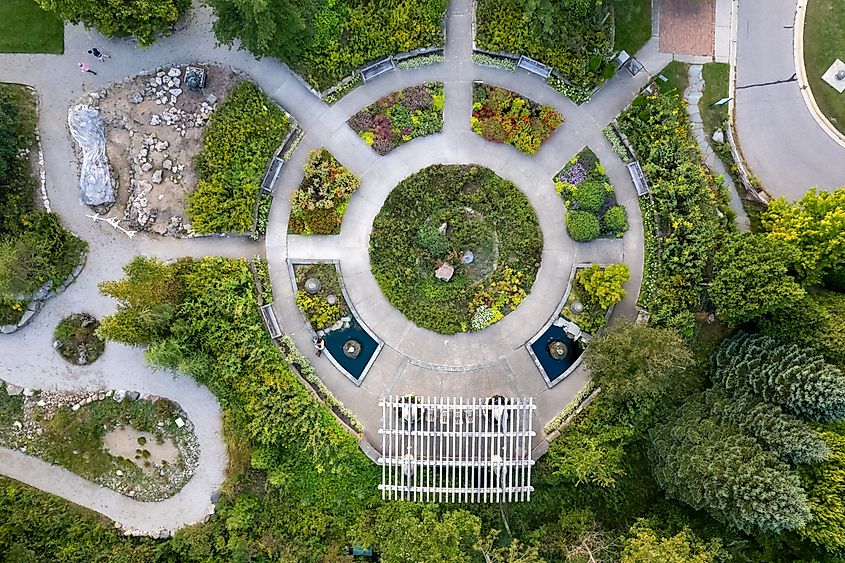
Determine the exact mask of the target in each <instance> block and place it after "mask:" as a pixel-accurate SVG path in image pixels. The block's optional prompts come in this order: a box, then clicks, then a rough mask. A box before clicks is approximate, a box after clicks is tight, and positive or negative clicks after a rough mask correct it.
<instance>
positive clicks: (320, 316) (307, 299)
mask: <svg viewBox="0 0 845 563" xmlns="http://www.w3.org/2000/svg"><path fill="white" fill-rule="evenodd" d="M296 306H297V307H299V310H300V311H302V312H303V313H304V314H305V318H307V319H308V322H310V323H311V326H312V327H314V330H321V329H325V328H328V327H330V326H332V325H333V324H334V323H335V321H337V320H338V319H339V318H340V315H341V313H340V307H338V306H337V305H329V302H328V301H326V300H325V299H324V298H322V297H320V296H318V295H309V294H308V292H306V291H305V290H304V289H300V290H299V291H297V292H296Z"/></svg>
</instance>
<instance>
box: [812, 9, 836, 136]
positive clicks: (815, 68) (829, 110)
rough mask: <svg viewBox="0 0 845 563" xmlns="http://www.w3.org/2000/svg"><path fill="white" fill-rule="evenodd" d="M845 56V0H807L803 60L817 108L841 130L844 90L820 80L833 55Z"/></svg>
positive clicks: (834, 56)
mask: <svg viewBox="0 0 845 563" xmlns="http://www.w3.org/2000/svg"><path fill="white" fill-rule="evenodd" d="M837 58H838V59H840V60H845V0H810V2H809V3H808V4H807V16H806V20H805V22H804V64H805V65H806V66H807V80H808V81H809V82H810V90H812V92H813V97H814V98H815V99H816V103H817V104H818V105H819V109H821V110H822V113H824V114H825V116H827V118H828V119H829V120H830V122H831V123H832V124H833V126H834V127H836V128H837V129H838V130H839V131H841V132H842V133H845V92H843V93H841V94H840V93H839V92H837V91H836V90H834V89H833V88H832V87H831V86H830V85H829V84H827V83H826V82H825V81H824V80H822V78H821V77H822V75H823V74H824V72H825V71H826V70H827V69H828V67H830V65H831V64H833V61H835V60H836V59H837Z"/></svg>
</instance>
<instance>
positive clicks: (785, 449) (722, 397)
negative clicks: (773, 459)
mask: <svg viewBox="0 0 845 563" xmlns="http://www.w3.org/2000/svg"><path fill="white" fill-rule="evenodd" d="M704 399H705V402H706V404H707V406H708V407H710V412H712V413H713V416H715V417H716V418H717V419H718V420H719V421H720V422H721V423H723V424H730V425H732V426H735V427H736V428H737V429H738V430H740V431H741V432H742V433H744V434H746V435H748V436H751V437H753V438H755V439H756V440H757V441H758V442H759V443H760V445H762V446H763V447H764V448H766V449H769V450H772V451H774V452H775V453H777V455H778V457H780V458H781V459H782V460H783V461H785V462H788V463H792V464H793V465H795V464H799V463H809V464H812V463H819V462H822V461H824V460H825V459H827V457H828V455H830V451H829V450H828V449H827V446H826V445H825V443H824V440H822V437H821V436H820V435H819V433H818V432H816V431H815V430H813V429H812V428H810V426H808V425H807V424H806V423H804V422H803V421H802V420H800V419H798V418H796V417H794V416H791V415H789V414H786V413H784V412H783V411H782V410H781V408H780V407H779V406H777V405H773V404H771V403H767V402H765V401H763V400H762V399H760V398H758V397H755V396H754V395H751V394H749V393H730V392H728V391H725V390H724V389H723V388H720V387H715V388H713V389H708V390H707V391H706V392H705V394H704Z"/></svg>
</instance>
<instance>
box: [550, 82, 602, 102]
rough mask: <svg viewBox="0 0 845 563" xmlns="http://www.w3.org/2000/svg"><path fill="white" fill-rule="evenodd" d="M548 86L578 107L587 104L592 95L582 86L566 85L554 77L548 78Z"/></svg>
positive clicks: (590, 90) (591, 91)
mask: <svg viewBox="0 0 845 563" xmlns="http://www.w3.org/2000/svg"><path fill="white" fill-rule="evenodd" d="M547 82H548V85H549V86H551V87H552V88H554V89H555V90H557V91H558V92H560V93H561V94H563V95H564V96H566V97H567V98H569V99H570V100H572V101H573V102H575V103H576V104H578V105H581V104H583V103H584V102H589V101H590V98H591V97H592V95H593V90H592V89H591V88H584V87H583V86H572V85H571V84H567V83H566V82H564V81H563V80H561V79H560V78H558V77H557V76H555V75H551V76H549V79H548V81H547Z"/></svg>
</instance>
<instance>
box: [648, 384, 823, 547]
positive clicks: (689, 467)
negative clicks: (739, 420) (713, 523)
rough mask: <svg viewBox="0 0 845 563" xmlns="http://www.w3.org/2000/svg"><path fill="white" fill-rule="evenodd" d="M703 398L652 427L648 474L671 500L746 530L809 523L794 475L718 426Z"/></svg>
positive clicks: (779, 529)
mask: <svg viewBox="0 0 845 563" xmlns="http://www.w3.org/2000/svg"><path fill="white" fill-rule="evenodd" d="M708 411H709V407H708V406H707V405H706V404H705V403H704V401H703V397H702V396H700V395H699V396H696V397H695V398H693V399H692V400H691V401H689V402H688V403H686V404H685V405H684V406H683V407H681V408H680V409H679V410H678V412H677V414H676V416H675V417H674V418H672V419H670V420H669V421H667V422H666V423H664V424H659V425H657V426H655V427H654V428H653V429H652V430H651V431H650V432H649V437H650V441H651V447H650V451H649V457H650V458H651V467H652V473H653V475H654V478H655V480H656V481H657V483H658V485H660V486H661V487H662V488H663V489H664V490H665V491H666V494H667V495H668V496H669V497H672V498H676V499H679V500H682V501H684V502H686V503H687V504H689V505H690V506H692V507H693V508H695V509H703V510H706V511H707V512H709V513H710V514H711V515H712V516H713V517H714V518H716V519H717V520H720V521H722V522H725V523H727V524H730V525H732V526H735V527H736V528H739V529H740V530H743V531H745V532H751V531H752V530H760V531H763V532H773V533H779V532H782V531H785V530H796V529H799V528H801V527H802V526H804V525H805V524H806V523H807V521H808V520H809V519H810V507H809V504H808V501H807V495H806V494H805V492H804V490H803V489H802V488H801V483H800V481H799V479H798V476H797V475H796V474H795V473H794V472H793V471H792V470H791V469H790V468H789V467H788V466H787V465H786V464H784V463H783V462H782V461H780V460H778V458H777V457H776V456H775V455H774V454H773V453H772V452H768V451H766V450H764V449H763V448H762V447H761V446H760V445H759V444H758V443H757V442H756V441H755V440H754V439H753V438H751V437H749V436H745V435H743V434H742V433H740V432H739V431H738V430H736V429H735V428H734V427H732V426H730V425H726V424H721V423H719V422H718V420H717V419H716V418H715V417H713V416H711V415H710V414H709V412H708Z"/></svg>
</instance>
